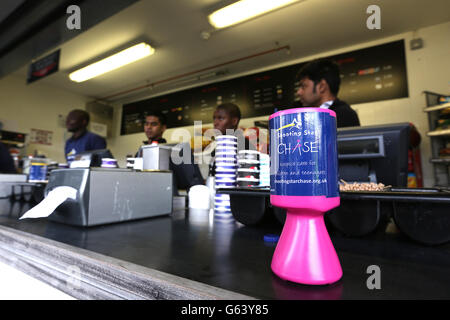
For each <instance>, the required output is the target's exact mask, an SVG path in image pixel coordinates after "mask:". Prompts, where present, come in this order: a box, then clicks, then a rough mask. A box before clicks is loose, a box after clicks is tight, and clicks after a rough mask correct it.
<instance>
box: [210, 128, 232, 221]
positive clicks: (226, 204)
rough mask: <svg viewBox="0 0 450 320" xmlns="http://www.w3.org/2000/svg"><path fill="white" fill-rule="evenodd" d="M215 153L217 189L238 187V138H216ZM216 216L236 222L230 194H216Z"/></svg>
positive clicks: (225, 136) (227, 136)
mask: <svg viewBox="0 0 450 320" xmlns="http://www.w3.org/2000/svg"><path fill="white" fill-rule="evenodd" d="M216 141H217V147H216V151H215V165H216V168H215V169H216V175H215V180H216V189H217V188H233V187H235V186H236V171H237V137H235V136H232V135H222V136H218V137H216ZM214 215H215V218H217V219H223V220H228V221H234V218H233V215H232V213H231V208H230V196H229V195H228V194H216V195H215V197H214Z"/></svg>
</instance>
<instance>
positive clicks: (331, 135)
mask: <svg viewBox="0 0 450 320" xmlns="http://www.w3.org/2000/svg"><path fill="white" fill-rule="evenodd" d="M269 126H270V144H271V147H270V159H271V173H270V193H271V194H272V195H279V196H326V197H338V196H339V187H338V158H337V141H336V135H337V130H336V118H335V117H333V116H331V115H330V114H329V113H328V112H319V111H317V112H315V111H310V112H306V111H305V112H296V113H288V114H281V115H279V116H277V117H274V118H272V119H270V121H269Z"/></svg>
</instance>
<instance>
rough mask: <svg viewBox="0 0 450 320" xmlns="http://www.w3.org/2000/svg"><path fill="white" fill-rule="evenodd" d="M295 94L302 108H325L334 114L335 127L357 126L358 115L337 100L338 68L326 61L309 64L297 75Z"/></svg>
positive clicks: (320, 60) (339, 79) (339, 78)
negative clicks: (297, 83) (297, 84)
mask: <svg viewBox="0 0 450 320" xmlns="http://www.w3.org/2000/svg"><path fill="white" fill-rule="evenodd" d="M297 79H298V80H299V81H300V87H299V89H298V91H297V94H298V96H299V98H300V101H301V103H302V106H303V107H316V108H326V109H329V110H332V111H334V112H336V121H337V127H338V128H342V127H353V126H359V125H360V123H359V118H358V114H357V113H356V112H355V110H353V109H352V108H351V107H350V106H349V105H348V104H347V103H345V102H344V101H341V100H339V99H338V98H337V95H338V92H339V87H340V85H341V77H340V75H339V66H338V65H337V64H336V63H334V62H332V61H331V60H328V59H318V60H314V61H311V62H309V63H308V64H306V65H305V66H304V67H302V68H301V69H300V71H299V72H298V74H297Z"/></svg>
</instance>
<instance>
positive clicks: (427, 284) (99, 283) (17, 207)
mask: <svg viewBox="0 0 450 320" xmlns="http://www.w3.org/2000/svg"><path fill="white" fill-rule="evenodd" d="M31 205H32V204H31ZM0 208H1V210H0V212H1V214H0V259H1V260H2V261H5V262H7V263H9V264H12V265H14V266H16V267H17V268H19V269H21V270H23V271H25V272H27V273H29V274H32V275H33V276H35V277H37V278H39V279H41V280H43V281H45V282H47V283H50V284H51V285H53V286H55V287H57V288H59V289H61V290H62V291H64V292H66V293H68V294H71V295H73V296H75V297H78V298H83V299H88V298H94V299H95V298H99V299H248V298H257V299H448V298H450V272H448V270H449V269H450V246H449V245H441V246H437V247H427V246H424V245H420V244H416V243H414V242H412V241H410V240H409V239H407V238H406V237H405V236H403V235H402V234H394V235H388V234H385V233H384V232H381V231H376V232H374V233H373V234H371V235H369V236H366V237H363V238H346V237H344V236H342V235H341V234H339V232H337V231H335V230H330V234H331V237H332V240H333V243H334V245H335V248H336V250H337V253H338V255H339V258H340V261H341V264H342V268H343V272H344V276H343V278H342V279H341V280H340V281H339V282H337V283H335V284H333V285H328V286H306V285H300V284H295V283H290V282H286V281H283V280H281V279H279V278H278V277H277V276H275V275H274V274H273V273H272V272H271V270H270V263H271V259H272V255H273V251H274V249H275V246H274V245H270V244H267V243H265V242H264V240H263V237H264V235H265V234H268V233H278V234H279V233H280V232H281V229H282V226H281V225H280V224H279V223H276V222H275V221H274V223H273V224H271V225H266V226H261V227H246V226H243V225H241V224H239V223H228V222H224V221H219V220H217V219H214V215H213V214H207V213H205V212H195V211H188V210H187V211H175V212H173V214H172V215H171V216H164V217H157V218H151V219H145V220H139V221H131V222H124V223H120V224H112V225H105V226H98V227H92V228H79V227H72V226H68V225H63V224H59V223H55V222H50V221H46V220H45V219H37V220H20V221H19V220H18V217H19V216H20V215H21V214H22V213H24V212H25V211H26V210H28V209H29V208H30V204H29V203H23V202H10V201H9V200H0ZM372 265H375V266H378V267H379V268H380V271H381V278H380V279H381V289H372V290H371V289H369V288H368V287H367V280H368V278H369V277H370V275H371V274H368V273H367V268H368V267H369V266H372Z"/></svg>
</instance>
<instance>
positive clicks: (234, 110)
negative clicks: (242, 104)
mask: <svg viewBox="0 0 450 320" xmlns="http://www.w3.org/2000/svg"><path fill="white" fill-rule="evenodd" d="M218 109H221V110H224V111H225V112H226V113H228V114H229V115H230V117H231V118H238V119H239V120H241V110H240V109H239V107H238V106H237V105H235V104H234V103H222V104H221V105H218V106H217V108H216V110H218Z"/></svg>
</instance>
